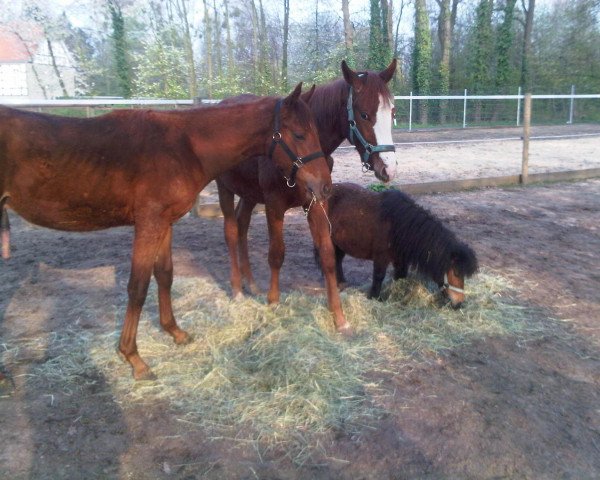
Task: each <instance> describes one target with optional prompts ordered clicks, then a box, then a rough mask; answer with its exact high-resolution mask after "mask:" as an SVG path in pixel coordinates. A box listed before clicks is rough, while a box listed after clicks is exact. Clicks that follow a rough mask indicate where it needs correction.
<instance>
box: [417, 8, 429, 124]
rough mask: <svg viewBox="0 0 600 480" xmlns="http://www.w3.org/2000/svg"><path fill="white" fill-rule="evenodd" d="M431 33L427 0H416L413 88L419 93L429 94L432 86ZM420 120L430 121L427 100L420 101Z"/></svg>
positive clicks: (423, 122) (423, 121)
mask: <svg viewBox="0 0 600 480" xmlns="http://www.w3.org/2000/svg"><path fill="white" fill-rule="evenodd" d="M430 63H431V34H430V30H429V14H428V13H427V3H426V0H415V46H414V51H413V89H414V93H415V94H417V95H429V93H430V86H431V70H430ZM418 108H419V120H420V122H421V123H422V124H423V125H425V124H427V122H428V104H427V101H426V100H421V101H419V102H418Z"/></svg>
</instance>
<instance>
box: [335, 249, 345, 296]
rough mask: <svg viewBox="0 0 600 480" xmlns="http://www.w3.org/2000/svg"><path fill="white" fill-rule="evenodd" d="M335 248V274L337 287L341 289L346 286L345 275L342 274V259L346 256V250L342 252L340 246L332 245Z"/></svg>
mask: <svg viewBox="0 0 600 480" xmlns="http://www.w3.org/2000/svg"><path fill="white" fill-rule="evenodd" d="M334 248H335V276H336V278H337V282H338V287H339V288H340V290H342V289H343V288H344V287H345V286H346V276H345V275H344V267H343V265H342V262H343V261H344V257H345V256H346V252H344V251H343V250H342V249H341V248H340V247H338V246H337V245H334Z"/></svg>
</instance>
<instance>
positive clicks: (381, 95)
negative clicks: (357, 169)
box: [342, 59, 397, 182]
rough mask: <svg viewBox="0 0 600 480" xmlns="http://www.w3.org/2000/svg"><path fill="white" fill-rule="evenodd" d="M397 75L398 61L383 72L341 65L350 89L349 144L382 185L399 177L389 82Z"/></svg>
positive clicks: (393, 61) (365, 167)
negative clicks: (395, 73)
mask: <svg viewBox="0 0 600 480" xmlns="http://www.w3.org/2000/svg"><path fill="white" fill-rule="evenodd" d="M395 71H396V59H393V60H392V62H391V63H390V64H389V66H388V67H387V68H386V69H384V70H382V71H381V72H370V71H369V72H355V71H354V70H352V69H351V68H350V67H348V65H347V64H346V62H345V61H342V73H343V74H344V79H345V80H346V83H347V84H348V85H349V86H350V89H349V94H348V101H347V113H348V140H349V141H350V143H352V144H353V145H354V146H355V147H356V149H357V150H358V152H359V153H360V156H361V159H362V163H363V168H364V169H368V170H373V171H374V172H375V176H376V177H377V178H378V179H379V180H381V181H382V182H389V181H390V180H392V179H393V178H394V175H395V174H396V168H397V161H396V153H395V151H396V149H395V147H394V141H393V139H392V118H393V115H394V98H393V96H392V95H391V93H390V91H389V89H388V86H387V84H388V82H389V81H390V80H391V79H392V77H393V76H394V72H395Z"/></svg>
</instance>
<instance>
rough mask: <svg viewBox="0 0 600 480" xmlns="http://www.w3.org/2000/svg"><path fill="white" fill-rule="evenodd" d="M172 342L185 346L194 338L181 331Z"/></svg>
mask: <svg viewBox="0 0 600 480" xmlns="http://www.w3.org/2000/svg"><path fill="white" fill-rule="evenodd" d="M173 341H174V342H175V344H176V345H187V344H188V343H192V342H193V341H194V337H192V336H191V335H190V334H189V333H187V332H185V331H183V330H181V331H180V332H178V334H177V335H175V336H174V337H173Z"/></svg>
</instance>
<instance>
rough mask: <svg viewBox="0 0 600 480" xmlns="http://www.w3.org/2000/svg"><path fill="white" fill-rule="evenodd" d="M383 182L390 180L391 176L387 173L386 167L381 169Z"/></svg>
mask: <svg viewBox="0 0 600 480" xmlns="http://www.w3.org/2000/svg"><path fill="white" fill-rule="evenodd" d="M380 180H381V181H382V182H389V181H390V176H389V175H388V173H387V170H386V169H385V167H384V168H382V169H381V179H380Z"/></svg>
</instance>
